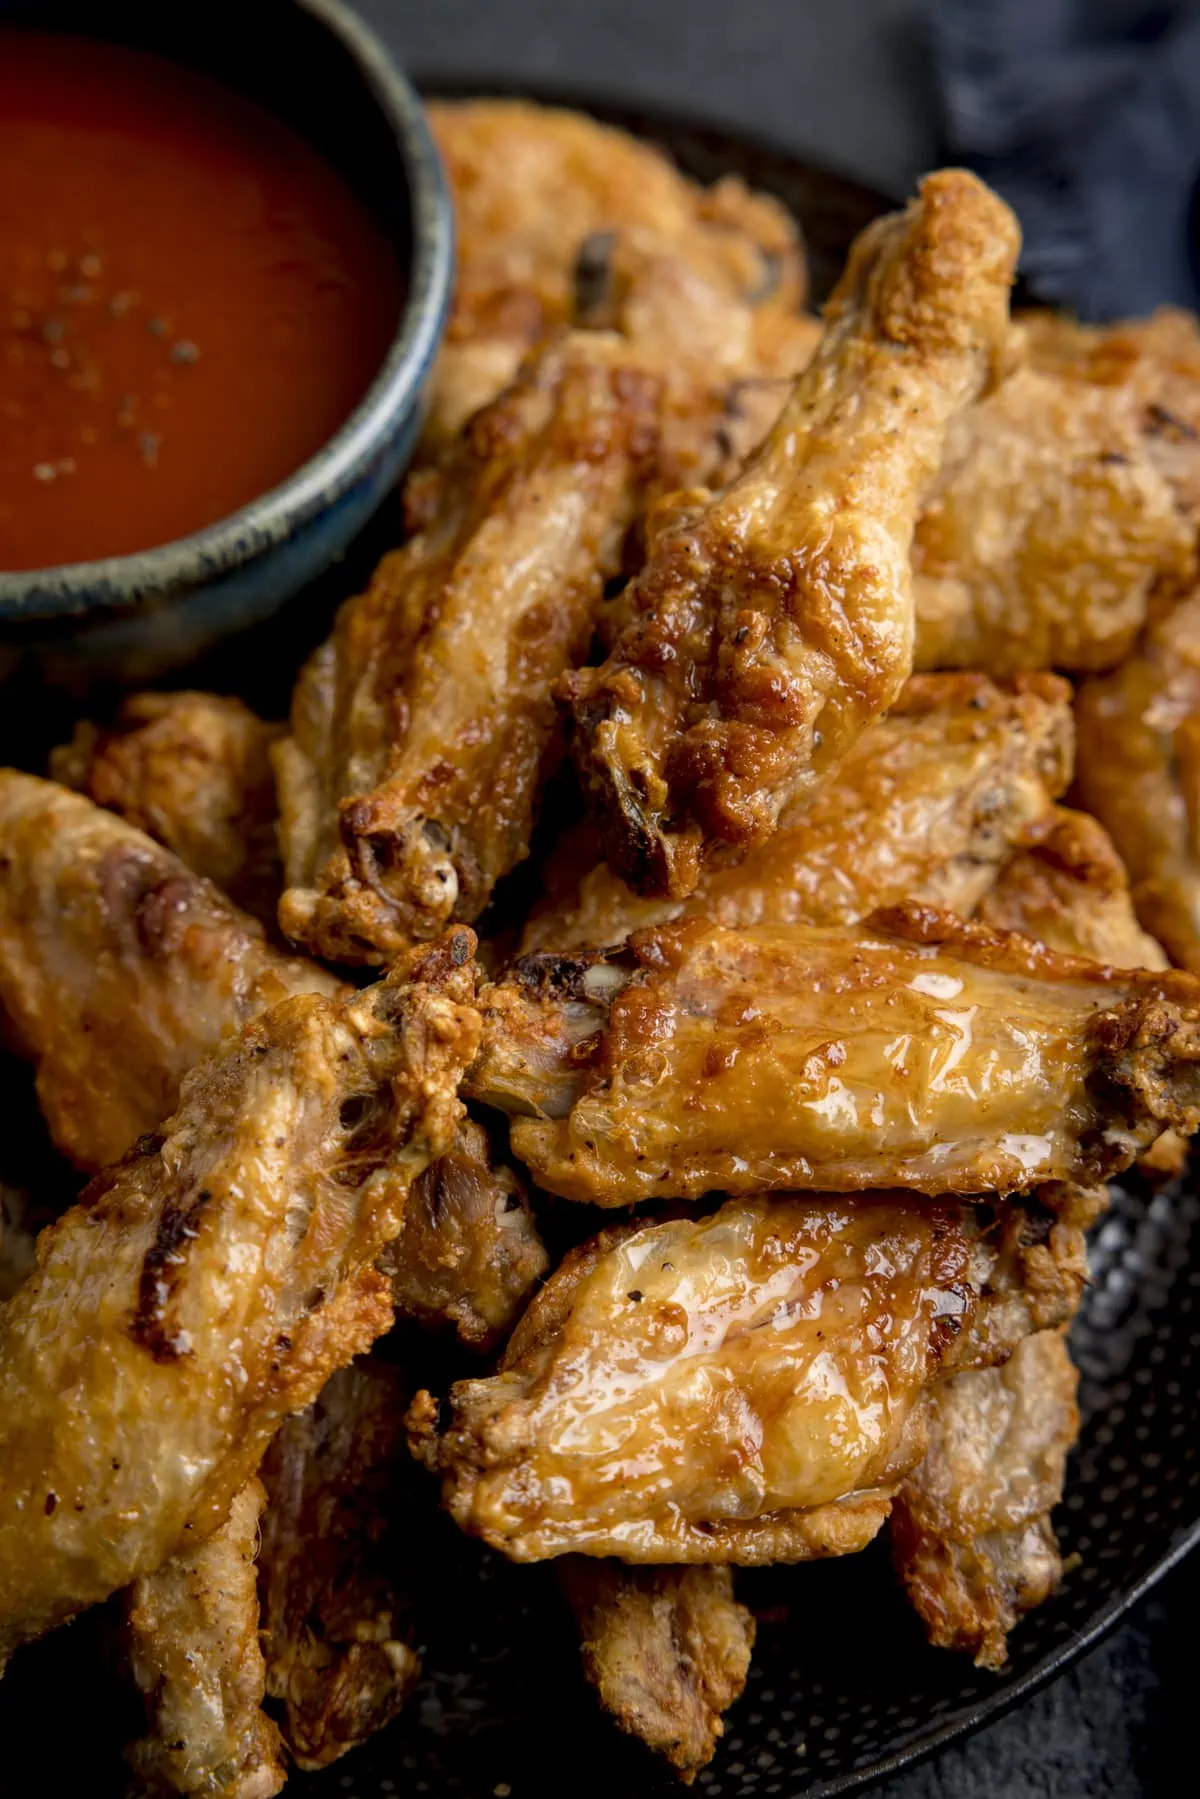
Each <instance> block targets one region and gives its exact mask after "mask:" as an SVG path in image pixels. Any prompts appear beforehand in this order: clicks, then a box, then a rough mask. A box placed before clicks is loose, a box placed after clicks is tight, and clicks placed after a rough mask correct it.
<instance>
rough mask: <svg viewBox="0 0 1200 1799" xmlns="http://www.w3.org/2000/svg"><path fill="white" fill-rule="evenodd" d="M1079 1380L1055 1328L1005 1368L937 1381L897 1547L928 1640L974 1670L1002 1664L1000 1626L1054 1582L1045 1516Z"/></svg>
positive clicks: (905, 1494) (1057, 1485)
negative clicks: (960, 1652) (966, 1658)
mask: <svg viewBox="0 0 1200 1799" xmlns="http://www.w3.org/2000/svg"><path fill="white" fill-rule="evenodd" d="M1077 1380H1078V1376H1077V1374H1076V1371H1075V1369H1074V1367H1073V1366H1072V1364H1071V1358H1070V1356H1069V1355H1068V1353H1067V1347H1066V1344H1065V1343H1064V1341H1063V1338H1062V1336H1061V1335H1060V1334H1059V1332H1057V1331H1052V1330H1051V1331H1039V1332H1038V1333H1037V1334H1036V1335H1034V1336H1031V1337H1027V1338H1026V1339H1025V1341H1024V1342H1023V1343H1020V1344H1018V1346H1017V1348H1016V1350H1015V1351H1014V1352H1013V1355H1012V1357H1011V1358H1010V1360H1009V1361H1007V1362H1005V1363H1004V1365H1003V1366H1002V1367H998V1368H984V1369H977V1370H972V1371H971V1372H968V1373H964V1374H958V1375H955V1376H954V1378H953V1379H952V1380H947V1381H945V1382H943V1383H942V1385H941V1386H940V1387H938V1388H937V1389H936V1390H935V1392H934V1393H933V1394H932V1396H931V1398H930V1402H929V1407H928V1411H927V1420H928V1432H929V1446H928V1448H927V1450H926V1452H925V1456H924V1458H923V1460H922V1461H921V1462H920V1464H919V1465H918V1466H917V1468H916V1469H914V1471H913V1472H912V1473H911V1474H910V1475H909V1476H908V1478H907V1479H906V1480H905V1481H904V1483H903V1485H902V1486H901V1488H900V1491H899V1493H898V1494H897V1496H896V1502H895V1505H894V1507H893V1509H892V1516H891V1525H890V1528H891V1539H892V1549H893V1554H894V1557H895V1561H896V1567H897V1571H898V1573H899V1574H900V1577H901V1579H902V1580H903V1582H904V1584H905V1587H906V1588H907V1591H908V1595H909V1598H910V1599H911V1600H912V1603H913V1605H914V1606H915V1607H916V1609H917V1611H918V1612H919V1614H920V1616H921V1618H922V1620H923V1622H924V1624H925V1627H926V1629H927V1631H928V1632H929V1640H930V1642H932V1643H934V1644H936V1645H937V1647H939V1648H942V1649H965V1650H968V1651H969V1652H970V1653H971V1654H973V1655H974V1657H975V1660H976V1662H977V1663H978V1665H979V1666H980V1667H984V1668H1001V1667H1003V1665H1004V1661H1005V1655H1006V1647H1005V1645H1006V1639H1007V1636H1008V1632H1009V1631H1010V1630H1011V1629H1012V1627H1013V1625H1014V1624H1015V1623H1016V1621H1017V1619H1018V1618H1019V1617H1020V1616H1021V1615H1022V1613H1024V1612H1027V1611H1032V1610H1033V1608H1034V1607H1035V1606H1038V1605H1041V1604H1042V1602H1043V1601H1044V1600H1046V1599H1048V1598H1049V1596H1050V1594H1051V1593H1053V1591H1054V1589H1055V1587H1056V1586H1057V1585H1058V1582H1059V1579H1060V1578H1061V1575H1062V1561H1061V1558H1060V1556H1059V1553H1058V1545H1057V1543H1056V1541H1055V1537H1054V1531H1053V1528H1052V1526H1051V1523H1050V1513H1051V1512H1052V1511H1053V1509H1054V1507H1055V1506H1056V1505H1057V1504H1058V1502H1059V1500H1060V1499H1061V1498H1062V1489H1063V1475H1064V1471H1065V1467H1066V1459H1067V1453H1068V1451H1069V1450H1070V1448H1071V1446H1072V1444H1073V1443H1074V1441H1075V1437H1076V1433H1077V1431H1078V1429H1079V1412H1078V1410H1077V1408H1076V1404H1075V1388H1076V1384H1077Z"/></svg>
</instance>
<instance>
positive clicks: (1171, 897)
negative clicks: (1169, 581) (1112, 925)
mask: <svg viewBox="0 0 1200 1799" xmlns="http://www.w3.org/2000/svg"><path fill="white" fill-rule="evenodd" d="M1075 718H1076V726H1077V729H1078V733H1079V763H1078V767H1077V768H1076V771H1075V791H1076V793H1077V795H1078V797H1079V802H1080V804H1081V805H1083V806H1086V807H1087V809H1088V811H1089V812H1093V813H1095V815H1096V817H1097V818H1098V819H1099V820H1100V822H1101V824H1103V825H1104V826H1105V828H1106V829H1107V830H1108V831H1109V832H1110V833H1111V836H1112V840H1113V842H1114V843H1115V845H1116V847H1117V850H1118V851H1119V853H1120V855H1121V857H1122V859H1123V861H1124V863H1125V866H1126V868H1127V869H1128V870H1129V879H1130V883H1131V885H1132V888H1133V903H1134V906H1135V907H1136V909H1137V915H1138V918H1139V919H1140V920H1141V923H1142V924H1143V925H1144V926H1145V928H1146V930H1148V931H1149V932H1150V933H1151V935H1152V936H1154V937H1156V938H1157V939H1158V941H1159V942H1160V943H1161V944H1162V946H1163V948H1164V949H1165V950H1166V951H1167V953H1168V955H1169V956H1170V957H1171V958H1172V960H1173V961H1175V962H1180V963H1182V964H1183V966H1184V967H1185V968H1191V969H1193V970H1195V971H1196V972H1197V973H1200V593H1197V594H1193V595H1192V596H1191V597H1190V598H1189V599H1187V600H1185V601H1184V602H1183V604H1182V605H1180V606H1178V607H1177V608H1176V609H1175V610H1174V611H1173V612H1170V613H1168V614H1167V616H1166V617H1165V618H1163V619H1160V620H1159V621H1158V622H1157V623H1156V624H1155V625H1153V626H1152V627H1151V629H1150V630H1149V631H1148V632H1147V634H1146V637H1145V640H1144V641H1143V643H1142V645H1141V647H1140V649H1139V651H1138V653H1137V655H1135V656H1132V657H1131V658H1130V659H1129V661H1128V662H1126V663H1125V664H1124V665H1123V666H1122V667H1121V668H1119V669H1117V670H1116V671H1115V672H1114V673H1113V674H1111V675H1107V676H1105V677H1103V678H1101V679H1096V680H1092V681H1085V682H1084V683H1083V684H1082V685H1081V687H1080V689H1079V693H1078V696H1077V700H1076V707H1075Z"/></svg>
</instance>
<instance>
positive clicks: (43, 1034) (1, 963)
mask: <svg viewBox="0 0 1200 1799" xmlns="http://www.w3.org/2000/svg"><path fill="white" fill-rule="evenodd" d="M0 852H2V853H0V1008H2V1009H3V1011H4V1013H5V1014H6V1016H7V1018H8V1021H9V1024H10V1026H11V1029H12V1031H13V1033H14V1034H15V1037H16V1039H17V1041H18V1044H19V1046H20V1048H21V1049H22V1050H23V1052H24V1053H25V1054H26V1055H27V1056H29V1057H30V1059H31V1060H32V1061H33V1062H34V1063H35V1064H36V1065H37V1068H38V1098H39V1100H40V1101H41V1106H42V1110H43V1112H44V1113H45V1115H46V1119H47V1122H48V1123H49V1126H50V1129H51V1132H52V1134H53V1137H54V1140H55V1143H56V1144H57V1145H58V1147H59V1148H60V1149H62V1150H63V1151H64V1152H65V1153H66V1154H67V1155H69V1156H70V1157H71V1158H72V1160H74V1161H75V1162H77V1163H79V1164H80V1165H81V1166H82V1167H84V1168H88V1169H95V1168H99V1167H103V1166H104V1165H106V1164H107V1163H109V1162H114V1161H115V1160H116V1159H117V1157H118V1156H120V1155H123V1154H124V1152H125V1150H127V1149H128V1147H129V1145H130V1144H131V1143H132V1142H133V1141H134V1139H135V1138H136V1137H138V1136H140V1135H141V1134H142V1133H143V1132H145V1131H149V1130H153V1129H154V1128H155V1126H156V1125H158V1124H159V1123H160V1122H161V1121H162V1119H163V1118H165V1117H166V1116H167V1114H168V1113H169V1112H170V1111H171V1109H172V1107H173V1106H174V1104H175V1099H176V1096H177V1094H178V1092H179V1083H180V1081H181V1080H182V1079H183V1076H184V1075H185V1074H186V1073H187V1072H188V1070H189V1069H190V1068H191V1067H192V1066H193V1065H194V1064H195V1063H196V1062H198V1061H199V1060H200V1059H201V1058H202V1057H203V1056H205V1055H208V1054H209V1053H210V1052H211V1051H212V1050H214V1049H216V1048H217V1046H218V1044H220V1043H221V1042H222V1041H223V1040H224V1039H225V1038H226V1037H228V1036H230V1035H232V1034H233V1033H235V1032H236V1031H238V1030H239V1029H240V1028H241V1026H242V1025H243V1024H244V1023H245V1022H246V1021H247V1020H249V1019H251V1018H254V1017H257V1016H258V1015H259V1014H260V1013H262V1012H263V1011H265V1010H266V1009H267V1007H269V1006H271V1005H274V1004H276V1003H277V1002H278V1001H279V1000H282V999H285V998H286V997H287V996H288V995H289V994H295V993H323V994H329V995H332V994H336V993H337V992H339V991H340V983H339V982H338V981H336V980H335V979H334V977H333V976H332V975H330V974H328V973H327V972H326V971H325V970H323V969H320V968H318V967H317V966H316V965H315V964H314V963H312V962H308V961H305V960H303V959H302V958H300V957H291V956H285V955H282V954H280V952H279V951H277V950H275V949H272V948H271V947H270V945H269V944H268V943H267V942H266V940H265V938H264V937H263V933H262V930H261V928H260V927H259V925H257V924H256V923H255V922H254V920H253V919H251V918H248V917H247V916H246V915H245V913H242V912H239V911H238V910H237V908H236V907H234V906H232V905H231V904H230V903H229V901H228V900H227V899H225V897H224V895H223V894H221V893H219V892H218V891H217V889H216V888H215V887H214V886H213V885H212V884H211V883H210V882H208V881H205V880H202V879H200V878H199V877H198V876H197V875H194V874H192V873H191V871H190V870H189V869H188V868H186V867H185V866H184V864H183V863H182V862H181V861H179V860H178V858H177V857H175V856H173V855H172V854H171V852H170V851H169V850H167V849H164V848H162V847H161V846H160V845H158V844H157V843H154V842H152V841H151V840H150V838H149V837H146V836H144V835H143V833H142V832H141V831H139V830H136V829H135V828H134V827H133V826H132V825H129V824H126V823H125V822H124V820H122V819H119V818H116V817H114V816H113V814H112V813H110V812H105V811H102V810H101V808H100V807H99V806H95V805H93V804H92V802H91V801H90V800H87V799H84V798H83V797H82V796H81V795H80V794H75V793H69V792H68V791H67V790H66V789H65V788H63V787H59V786H57V785H56V784H54V783H53V782H50V781H40V780H38V779H37V778H36V777H35V776H33V775H24V774H18V773H17V772H16V771H15V770H12V769H6V770H3V771H0Z"/></svg>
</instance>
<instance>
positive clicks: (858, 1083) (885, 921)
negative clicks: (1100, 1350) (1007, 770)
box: [467, 907, 1200, 1206]
mask: <svg viewBox="0 0 1200 1799" xmlns="http://www.w3.org/2000/svg"><path fill="white" fill-rule="evenodd" d="M481 1003H482V1004H483V1008H484V1043H483V1049H482V1052H481V1054H480V1057H479V1059H478V1061H477V1062H476V1063H475V1065H474V1067H473V1068H472V1070H471V1072H470V1074H469V1076H468V1082H467V1091H468V1092H469V1093H471V1094H472V1095H473V1096H474V1097H475V1098H477V1099H480V1100H484V1101H485V1102H487V1103H489V1104H492V1105H496V1106H499V1107H500V1108H501V1109H502V1110H505V1111H507V1112H508V1113H510V1115H511V1141H512V1147H513V1151H514V1153H515V1155H516V1156H517V1157H518V1158H519V1159H520V1160H521V1161H523V1162H525V1163H526V1165H527V1166H528V1167H529V1169H530V1170H531V1172H532V1173H533V1176H534V1178H535V1180H536V1181H537V1182H538V1184H539V1185H540V1186H542V1187H544V1188H546V1189H547V1190H548V1191H549V1192H551V1193H559V1194H562V1195H563V1196H564V1197H565V1198H568V1199H581V1200H590V1201H592V1202H593V1203H596V1204H599V1205H606V1206H617V1205H626V1204H629V1203H631V1202H634V1201H637V1200H644V1199H651V1198H655V1197H663V1198H679V1199H685V1198H686V1199H695V1198H699V1197H700V1196H701V1195H703V1194H704V1193H707V1192H709V1191H710V1190H725V1191H728V1192H732V1193H753V1192H758V1191H763V1190H770V1189H776V1190H778V1189H781V1188H787V1187H801V1188H807V1187H817V1188H833V1189H836V1190H837V1191H839V1192H852V1191H855V1190H857V1189H859V1188H870V1187H887V1186H892V1185H901V1186H906V1187H911V1188H914V1189H915V1190H917V1191H918V1192H923V1193H928V1194H938V1193H947V1192H961V1193H990V1192H1000V1193H1004V1192H1012V1191H1017V1190H1023V1191H1024V1190H1028V1189H1030V1188H1032V1187H1035V1186H1037V1185H1038V1184H1039V1183H1040V1182H1043V1181H1048V1180H1072V1181H1077V1182H1080V1183H1082V1184H1085V1185H1086V1184H1089V1183H1091V1182H1094V1181H1097V1180H1100V1179H1103V1178H1106V1177H1107V1176H1108V1175H1109V1174H1111V1173H1114V1172H1118V1171H1120V1170H1121V1169H1124V1168H1127V1167H1128V1166H1129V1163H1130V1162H1131V1161H1132V1159H1133V1157H1134V1156H1135V1155H1137V1154H1138V1153H1139V1152H1140V1151H1141V1150H1143V1149H1145V1148H1147V1147H1148V1146H1149V1145H1150V1144H1151V1143H1152V1142H1153V1141H1154V1140H1155V1139H1156V1138H1157V1137H1158V1136H1159V1134H1160V1133H1161V1131H1163V1130H1164V1129H1168V1128H1177V1129H1180V1130H1183V1131H1185V1132H1191V1131H1193V1130H1194V1129H1195V1128H1196V1125H1197V1122H1200V984H1197V982H1196V981H1195V980H1194V978H1193V977H1191V976H1188V975H1184V974H1181V973H1178V972H1176V971H1173V970H1169V971H1167V972H1165V973H1149V972H1146V971H1144V970H1141V969H1135V970H1130V971H1123V970H1117V969H1112V968H1106V967H1102V966H1100V965H1098V964H1093V963H1089V962H1083V961H1080V960H1077V959H1076V958H1074V957H1059V956H1055V955H1054V954H1052V953H1051V952H1049V951H1046V950H1043V949H1041V948H1039V947H1038V946H1036V945H1034V944H1032V943H1029V942H1027V941H1026V940H1025V939H1023V938H1020V937H1015V936H1004V935H997V934H995V933H993V932H989V931H987V930H985V929H984V928H983V927H981V926H979V925H971V924H964V923H962V922H961V921H960V920H958V919H956V918H954V917H952V916H951V915H949V914H947V913H938V912H933V911H932V910H930V909H927V908H921V907H909V908H903V907H896V908H894V909H893V910H891V911H889V912H881V913H877V914H874V915H873V916H872V918H870V919H868V920H867V921H866V922H865V924H864V925H862V926H860V927H856V928H849V929H844V930H837V929H821V928H816V927H804V926H799V925H793V926H788V927H775V926H758V927H753V928H751V927H747V928H745V929H743V930H741V931H730V930H727V929H725V928H724V927H722V926H720V925H715V924H712V923H710V922H709V921H707V920H705V919H702V918H695V919H680V920H678V921H676V922H675V923H672V924H668V925H661V926H658V927H655V928H653V929H650V930H646V931H641V932H638V933H637V934H636V935H635V936H634V937H633V938H632V940H631V942H630V944H629V945H628V946H627V948H626V949H625V950H623V951H612V952H607V953H600V954H593V955H587V954H583V955H580V956H579V957H577V958H574V959H572V958H568V957H565V956H559V955H553V954H546V955H541V956H528V957H525V958H523V959H522V960H521V961H519V962H517V963H516V964H515V965H514V967H513V969H512V970H511V971H510V973H509V974H508V976H507V977H506V978H505V979H504V980H503V981H501V982H499V983H495V984H493V985H492V986H490V987H488V988H485V989H484V993H483V997H482V1002H481Z"/></svg>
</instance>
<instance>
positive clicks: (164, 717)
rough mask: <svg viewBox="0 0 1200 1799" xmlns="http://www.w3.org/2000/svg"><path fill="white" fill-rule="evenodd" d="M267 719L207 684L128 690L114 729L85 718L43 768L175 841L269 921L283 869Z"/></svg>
mask: <svg viewBox="0 0 1200 1799" xmlns="http://www.w3.org/2000/svg"><path fill="white" fill-rule="evenodd" d="M279 734H280V727H279V726H278V725H268V724H264V723H263V721H262V719H261V718H258V717H256V716H255V714H254V713H253V712H251V711H250V709H249V707H248V706H243V704H242V702H241V701H240V700H233V699H223V698H222V697H221V696H220V695H218V694H214V693H135V694H131V695H130V696H129V698H128V699H126V700H125V702H124V703H123V705H122V707H121V710H120V712H119V713H118V714H117V718H116V722H115V723H114V724H113V726H112V727H111V729H107V730H101V729H98V728H97V727H96V726H95V725H94V724H92V723H91V722H90V721H87V720H85V721H84V722H82V723H81V724H80V725H78V726H77V728H76V731H75V735H74V737H73V739H72V740H71V742H70V743H65V744H63V745H62V746H61V747H60V748H59V749H57V750H55V751H54V752H53V754H52V755H51V757H50V773H51V774H52V775H53V777H54V779H55V780H56V781H61V782H62V783H63V785H64V786H66V787H74V788H76V789H77V790H78V791H79V792H80V793H86V794H87V796H88V798H89V799H93V800H95V802H96V804H97V805H98V806H106V807H107V808H108V809H109V811H110V812H119V813H120V815H121V817H122V818H125V819H127V820H128V821H129V823H130V824H131V825H136V826H137V828H138V829H139V830H140V831H145V832H146V834H147V836H149V837H153V838H155V839H156V840H157V841H158V842H159V843H164V844H166V846H167V848H168V849H169V850H174V852H175V854H176V855H177V856H178V857H179V860H180V861H181V862H186V863H187V866H188V867H189V868H190V869H191V870H192V872H193V873H194V874H198V875H204V876H205V877H206V878H207V879H208V880H210V881H212V882H213V884H214V885H215V886H217V887H219V888H221V890H222V892H224V893H227V894H228V895H229V897H230V899H231V900H233V902H234V904H235V905H238V906H241V907H242V908H243V909H244V910H245V911H247V912H250V913H251V914H253V916H254V917H255V918H259V919H261V920H262V921H263V922H264V923H265V924H268V925H270V924H273V923H274V921H275V908H276V906H277V905H278V903H279V891H280V888H281V886H282V884H283V873H282V870H281V868H280V866H279V849H278V846H277V844H276V841H275V816H276V804H275V777H274V775H273V774H272V772H271V759H270V756H269V754H268V750H269V748H270V745H271V744H272V743H273V742H274V740H275V738H276V737H278V736H279Z"/></svg>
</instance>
